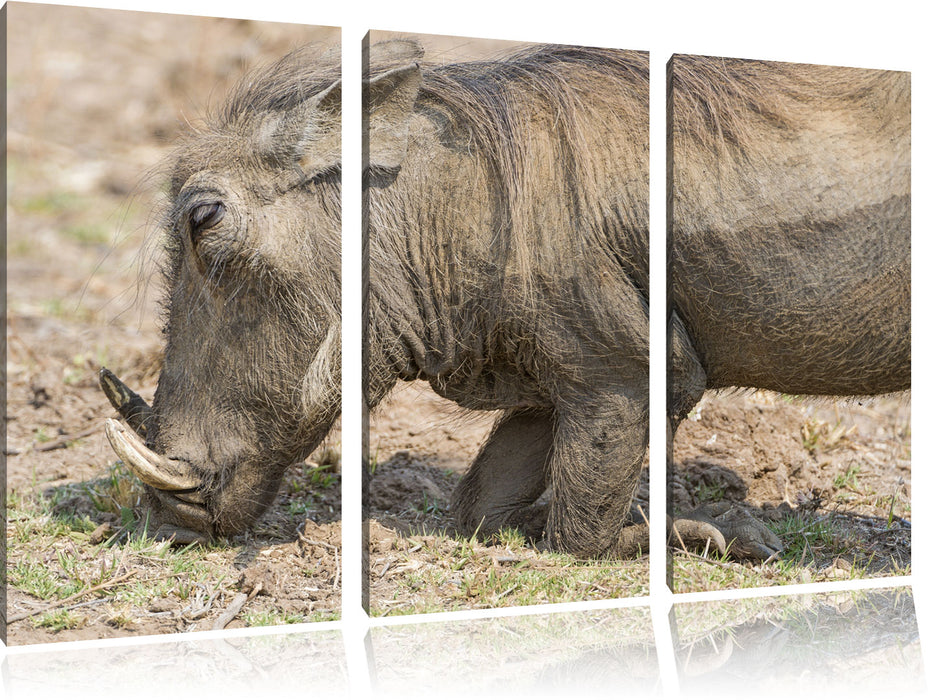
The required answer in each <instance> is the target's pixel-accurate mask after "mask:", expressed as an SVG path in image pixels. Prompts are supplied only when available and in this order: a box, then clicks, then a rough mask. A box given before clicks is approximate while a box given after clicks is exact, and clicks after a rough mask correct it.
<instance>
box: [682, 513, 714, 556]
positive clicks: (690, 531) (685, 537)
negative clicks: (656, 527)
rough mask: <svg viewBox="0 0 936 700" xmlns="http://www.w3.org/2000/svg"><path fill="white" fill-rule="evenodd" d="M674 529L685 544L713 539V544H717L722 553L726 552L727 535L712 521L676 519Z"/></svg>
mask: <svg viewBox="0 0 936 700" xmlns="http://www.w3.org/2000/svg"><path fill="white" fill-rule="evenodd" d="M673 531H674V532H675V533H676V534H677V535H678V536H679V538H680V539H681V540H682V542H683V543H684V544H688V543H689V542H692V543H697V542H698V543H703V542H705V541H706V540H711V542H712V544H714V545H715V547H716V548H717V549H718V551H719V552H720V553H721V554H724V553H725V549H726V548H727V546H728V545H727V543H726V542H725V536H724V535H723V534H722V533H721V531H720V530H719V529H718V528H717V527H715V526H714V525H712V524H711V523H707V522H705V521H703V520H690V519H680V520H676V521H675V522H673Z"/></svg>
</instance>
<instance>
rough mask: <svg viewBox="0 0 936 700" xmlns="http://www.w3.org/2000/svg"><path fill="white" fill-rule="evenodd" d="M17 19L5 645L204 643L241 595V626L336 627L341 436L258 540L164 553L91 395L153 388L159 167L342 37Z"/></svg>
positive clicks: (19, 15) (18, 13)
mask: <svg viewBox="0 0 936 700" xmlns="http://www.w3.org/2000/svg"><path fill="white" fill-rule="evenodd" d="M7 12H8V21H9V24H10V27H11V31H10V33H9V36H8V51H9V54H8V70H9V76H8V83H7V97H8V122H7V127H8V132H7V135H8V144H7V146H8V149H7V180H8V189H9V206H8V210H7V212H8V219H7V258H6V264H7V268H6V274H7V299H6V301H7V317H6V328H7V345H6V363H7V364H6V370H7V382H8V383H7V388H6V443H5V454H6V465H5V466H6V475H5V476H6V479H7V488H8V497H9V519H8V523H7V538H8V544H9V558H8V565H9V573H10V587H9V591H8V600H7V613H8V615H9V619H10V620H11V623H10V625H9V629H8V634H9V637H8V641H9V643H11V644H27V643H36V642H50V641H63V640H70V639H95V638H103V637H116V636H128V635H137V634H155V633H163V632H179V631H184V630H190V629H210V628H211V627H212V626H213V625H214V624H216V623H217V621H218V620H219V619H220V618H221V616H222V615H223V613H225V612H231V610H232V607H231V606H232V604H234V603H235V602H237V600H238V598H237V596H238V594H242V595H247V596H248V598H249V599H248V600H247V601H246V602H245V603H244V604H243V607H242V608H240V610H239V611H238V613H237V615H236V616H235V618H234V619H233V620H232V621H231V622H230V624H228V628H232V627H238V626H243V625H246V624H249V625H258V624H278V623H283V622H294V621H310V620H318V619H333V618H335V617H337V616H338V614H339V612H340V590H339V588H340V580H339V571H340V569H339V566H338V565H339V562H340V549H339V547H340V542H339V540H340V530H341V527H340V522H339V520H340V475H339V474H338V473H337V472H336V467H337V462H336V460H335V459H334V457H335V449H336V448H335V446H336V445H337V443H338V440H339V437H338V436H337V435H335V436H333V437H332V439H331V447H330V448H328V449H324V450H321V451H320V452H318V453H317V454H316V455H315V456H313V458H311V459H310V460H309V461H308V462H306V463H304V464H298V465H294V466H293V467H292V468H290V470H289V472H288V473H287V475H286V478H285V480H284V487H283V489H282V491H281V493H280V496H279V497H278V499H277V501H276V503H275V504H274V506H273V507H272V508H271V509H270V511H269V512H268V513H267V514H266V515H265V516H264V517H263V519H262V520H261V521H260V523H258V525H257V526H256V527H255V528H253V529H252V530H251V531H250V532H248V533H245V534H244V535H241V536H238V537H233V538H230V539H228V540H226V541H223V542H220V543H217V544H213V545H212V546H210V547H207V548H194V549H191V550H188V551H185V550H181V549H180V548H170V547H169V546H168V545H167V544H166V543H153V542H152V541H146V540H141V539H140V538H139V536H138V534H137V529H138V526H139V524H140V520H141V518H144V517H145V513H144V511H143V509H142V508H141V507H140V503H139V497H140V493H141V491H140V486H139V484H138V483H136V482H135V481H134V480H133V479H131V478H130V477H129V476H128V475H127V474H126V473H125V472H124V471H122V470H121V469H120V467H119V466H115V459H116V458H115V456H114V455H113V453H112V451H111V450H110V447H109V445H108V444H107V440H106V439H105V437H104V434H103V421H104V419H105V418H106V417H109V416H111V415H113V412H112V410H111V409H110V407H109V406H108V404H107V401H106V399H105V398H104V396H103V394H102V393H101V391H100V389H99V388H98V384H97V372H98V370H99V368H100V367H101V366H102V365H105V366H107V367H108V368H110V369H111V370H113V371H115V372H116V373H118V375H119V376H121V377H122V378H123V379H124V380H125V381H127V382H128V383H129V384H130V385H131V386H133V387H134V388H135V389H136V390H137V391H138V392H139V393H140V394H141V395H142V396H143V397H144V398H146V399H147V400H151V399H152V395H153V392H154V390H155V385H156V378H157V376H158V371H159V366H160V357H161V348H162V344H163V341H162V338H161V335H160V331H159V328H160V321H159V316H158V314H159V308H158V307H159V305H158V296H159V274H158V261H159V251H158V245H155V242H154V240H149V238H151V234H152V233H153V231H154V228H155V226H154V224H155V221H154V218H153V217H154V211H156V207H157V205H158V204H159V201H160V196H161V187H162V184H163V183H162V180H161V178H160V177H159V175H158V172H157V171H156V170H155V167H156V166H157V164H158V163H159V161H160V159H161V158H162V157H163V156H164V155H166V154H167V153H168V151H169V149H170V148H171V147H172V143H173V140H174V138H175V135H176V134H178V133H179V132H180V131H182V130H183V129H185V128H186V124H187V122H197V121H198V119H199V117H200V116H201V115H202V114H204V112H205V109H206V106H207V105H209V104H216V103H217V102H218V101H220V100H221V99H222V98H223V96H224V95H225V94H226V93H227V92H228V90H229V89H230V88H231V86H232V85H233V84H234V83H235V82H236V81H237V80H238V79H239V78H240V77H241V76H242V75H243V73H244V72H245V70H246V69H247V68H248V67H249V66H253V65H255V64H260V63H267V62H269V61H272V60H275V59H276V58H278V57H280V56H282V55H283V54H284V53H286V52H287V51H289V50H290V49H292V48H294V47H295V46H298V45H300V44H304V43H308V42H316V41H319V42H331V43H334V42H335V41H337V38H338V36H337V32H335V31H333V30H322V29H319V28H312V27H303V26H301V25H280V24H272V23H263V22H250V21H239V20H225V19H211V18H197V17H183V16H175V15H162V14H149V13H134V12H123V11H109V10H92V9H86V8H70V7H56V6H43V5H27V4H18V5H17V4H14V5H11V6H10V7H8V8H7ZM147 240H149V243H148V244H147V243H146V241H147ZM327 462H330V463H331V465H330V466H328V467H326V466H325V465H326V463H327ZM258 584H261V585H259V587H258ZM255 589H256V590H255Z"/></svg>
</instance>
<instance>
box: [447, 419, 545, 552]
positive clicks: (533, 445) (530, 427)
mask: <svg viewBox="0 0 936 700" xmlns="http://www.w3.org/2000/svg"><path fill="white" fill-rule="evenodd" d="M553 422H554V418H553V414H552V412H551V411H530V410H525V411H514V412H508V413H505V414H504V415H503V416H502V417H501V418H500V419H499V420H498V421H497V423H496V424H495V425H494V428H493V429H492V430H491V434H490V435H489V436H488V439H487V441H486V442H485V444H484V447H482V448H481V452H480V453H478V456H477V457H476V458H475V460H474V462H473V463H472V465H471V469H470V470H469V471H468V473H467V474H466V475H465V477H464V478H463V479H462V480H461V481H460V482H459V483H458V486H457V487H456V489H455V496H454V499H453V500H454V503H453V510H454V515H455V526H456V527H457V528H458V531H459V532H460V533H461V534H463V535H465V536H470V535H473V534H475V533H477V534H479V535H481V536H482V537H489V536H491V535H493V534H495V533H496V532H497V531H498V530H500V529H501V528H504V527H516V528H517V529H519V530H520V531H521V532H523V534H524V535H526V536H528V537H530V538H531V539H538V538H540V537H542V534H543V527H544V526H545V524H546V510H545V508H535V507H531V504H532V503H533V502H534V501H535V500H536V499H537V498H539V497H540V495H542V493H543V491H545V490H546V464H547V460H548V458H549V452H550V450H551V449H552V442H553Z"/></svg>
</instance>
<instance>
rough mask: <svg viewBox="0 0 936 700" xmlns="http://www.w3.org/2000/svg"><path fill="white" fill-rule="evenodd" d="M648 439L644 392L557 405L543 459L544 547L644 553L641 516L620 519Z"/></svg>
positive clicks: (615, 554) (594, 553)
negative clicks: (547, 499)
mask: <svg viewBox="0 0 936 700" xmlns="http://www.w3.org/2000/svg"><path fill="white" fill-rule="evenodd" d="M577 398H578V397H577ZM647 439H648V415H647V401H646V396H645V395H644V396H640V395H638V396H637V397H636V398H634V397H631V396H628V395H626V394H623V393H621V394H617V393H610V392H609V393H607V394H598V395H594V396H589V397H587V398H584V397H583V398H578V400H577V401H575V402H574V403H570V404H569V405H568V407H567V408H566V409H565V410H560V411H559V413H558V417H557V421H556V428H555V441H554V443H553V452H552V455H551V457H550V460H549V474H550V478H551V483H552V487H553V500H552V503H551V505H550V511H549V520H548V522H547V527H546V533H547V542H548V545H549V546H550V548H552V549H557V550H560V551H564V552H569V553H571V554H574V555H576V556H579V557H581V558H591V557H598V556H610V557H612V558H618V559H626V558H632V557H634V556H636V555H638V554H640V553H647V551H648V550H649V542H650V540H649V525H648V523H641V524H636V525H629V526H625V522H626V521H627V515H628V510H629V508H630V504H631V501H632V500H633V496H634V492H635V491H636V489H637V483H638V480H639V477H640V469H641V463H642V461H643V456H644V453H645V451H646V449H647Z"/></svg>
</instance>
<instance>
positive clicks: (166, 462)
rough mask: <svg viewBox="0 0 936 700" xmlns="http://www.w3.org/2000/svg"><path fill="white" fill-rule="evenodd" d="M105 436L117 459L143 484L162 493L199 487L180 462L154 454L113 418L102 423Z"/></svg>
mask: <svg viewBox="0 0 936 700" xmlns="http://www.w3.org/2000/svg"><path fill="white" fill-rule="evenodd" d="M104 433H105V434H106V435H107V439H108V440H109V441H110V444H111V447H113V448H114V452H116V453H117V456H118V457H120V459H122V460H123V462H124V464H126V465H127V467H128V468H129V469H130V471H132V472H133V473H134V474H136V475H137V476H138V477H140V480H141V481H142V482H143V483H144V484H148V485H149V486H152V487H154V488H157V489H162V490H163V491H188V490H192V489H197V488H198V487H199V486H200V485H201V484H200V483H199V482H198V481H195V480H194V479H193V478H192V476H191V475H189V474H186V473H185V470H184V469H183V467H182V463H181V462H179V461H178V460H174V459H167V458H166V457H163V456H161V455H158V454H156V453H155V452H153V451H152V450H151V449H149V448H148V447H146V445H144V444H143V443H142V442H140V438H138V437H137V436H136V435H134V434H133V433H131V432H128V431H127V430H126V429H125V428H124V427H123V426H122V425H121V424H120V423H118V422H117V421H115V420H114V419H113V418H108V419H107V420H105V421H104Z"/></svg>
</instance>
